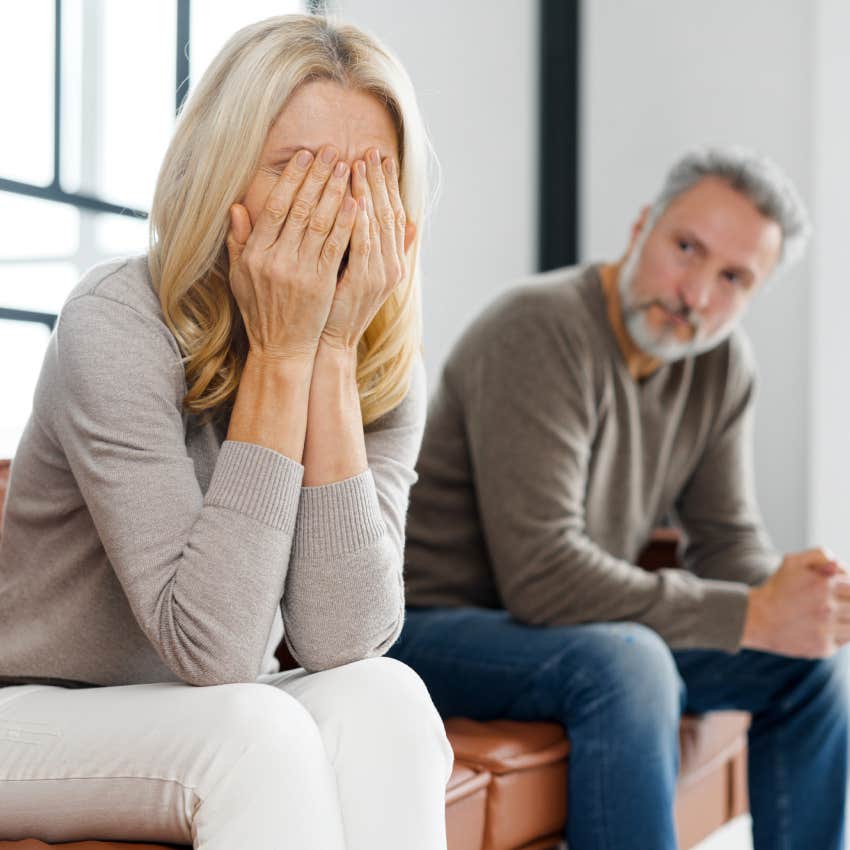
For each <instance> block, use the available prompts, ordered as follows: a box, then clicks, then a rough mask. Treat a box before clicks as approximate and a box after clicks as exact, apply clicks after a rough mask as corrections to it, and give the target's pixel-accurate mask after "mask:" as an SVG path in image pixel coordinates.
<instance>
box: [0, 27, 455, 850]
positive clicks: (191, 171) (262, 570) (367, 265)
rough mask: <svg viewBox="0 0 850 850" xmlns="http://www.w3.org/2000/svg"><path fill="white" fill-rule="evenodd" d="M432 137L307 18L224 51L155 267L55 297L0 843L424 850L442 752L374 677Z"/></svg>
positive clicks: (156, 245) (27, 483)
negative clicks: (283, 659)
mask: <svg viewBox="0 0 850 850" xmlns="http://www.w3.org/2000/svg"><path fill="white" fill-rule="evenodd" d="M139 131H140V132H144V128H143V127H140V128H139ZM426 146H427V140H426V136H425V132H424V129H423V124H422V120H421V117H420V115H419V112H418V107H417V104H416V100H415V97H414V94H413V91H412V88H411V85H410V82H409V80H408V78H407V76H406V74H405V73H404V71H403V70H402V68H401V67H400V66H399V64H398V62H397V61H396V60H395V59H394V58H393V57H392V56H391V55H390V54H389V53H388V52H387V51H386V50H385V49H384V48H382V47H381V46H380V45H379V44H377V43H376V42H375V41H374V40H372V39H371V38H370V37H368V36H366V35H364V34H363V33H362V32H360V31H358V30H356V29H354V28H352V27H349V26H334V25H332V24H330V23H328V22H327V21H325V20H323V19H321V18H315V17H306V16H290V17H281V18H274V19H270V20H267V21H263V22H261V23H258V24H256V25H253V26H250V27H247V28H246V29H244V30H242V31H240V32H238V33H237V34H236V35H235V36H234V37H233V38H232V39H231V40H230V41H229V42H228V44H227V45H226V46H225V47H224V49H223V50H222V52H221V53H220V55H219V56H218V57H217V58H216V60H215V61H214V62H213V63H212V65H211V67H210V69H209V70H208V71H207V73H206V74H205V75H204V78H203V79H202V80H201V81H200V82H199V84H198V86H197V89H196V90H195V91H194V93H193V94H192V95H191V97H190V98H189V100H188V102H187V104H186V106H185V108H184V110H183V112H182V114H181V116H180V118H179V121H178V125H177V129H176V132H175V135H174V139H173V141H172V143H171V145H170V147H169V149H168V152H167V154H166V156H165V161H164V163H163V165H162V169H161V172H160V176H159V180H158V183H157V187H156V193H155V198H154V203H153V209H152V213H151V225H152V227H151V247H150V252H149V254H148V255H147V256H140V257H132V258H129V259H124V260H120V261H117V262H112V263H108V264H106V265H104V266H100V267H98V268H95V269H94V270H92V271H91V272H89V274H87V275H86V277H85V278H84V279H83V281H82V282H81V283H80V285H79V286H78V287H77V288H76V289H75V290H74V291H73V293H72V294H71V296H70V297H69V299H68V301H67V302H66V304H65V306H64V308H63V311H62V314H61V316H60V319H59V323H58V326H57V330H56V333H55V334H54V336H53V338H52V339H51V342H50V346H49V350H48V353H47V356H46V358H45V362H44V366H43V369H42V373H41V377H40V380H39V383H38V388H37V390H36V393H35V399H34V409H33V415H32V418H31V419H30V422H29V424H28V427H27V429H26V433H25V435H24V437H23V440H22V442H21V445H20V449H19V452H18V454H17V456H16V458H15V460H14V463H13V466H12V476H11V483H10V490H9V500H8V507H7V513H6V520H5V527H4V529H3V536H2V544H0V545H2V548H0V677H2V680H0V681H2V684H3V685H4V687H2V688H0V838H6V839H8V838H24V837H37V838H40V839H43V840H47V841H67V840H72V839H79V838H104V839H105V838H112V839H136V840H148V841H170V842H175V843H183V844H188V843H191V844H192V845H193V846H194V847H196V848H204V850H218V848H227V850H233V848H236V847H250V848H256V850H261V849H262V850H272V848H287V850H290V849H291V850H297V848H308V847H309V848H322V850H337V848H339V850H342V848H348V850H383V848H386V850H390V848H392V850H398V848H401V847H403V848H405V850H417V849H418V848H421V850H437V849H438V848H444V847H445V827H444V803H443V801H444V788H445V783H446V780H447V778H448V774H449V772H450V769H451V749H450V748H449V746H448V743H447V741H446V738H445V734H444V732H443V727H442V724H441V722H440V720H439V718H438V716H437V714H436V712H435V711H434V709H433V707H432V704H431V702H430V700H429V697H428V695H427V693H426V691H425V688H424V686H423V685H422V683H421V681H420V680H419V679H418V678H417V677H416V675H415V674H414V673H412V672H411V671H410V670H409V669H408V668H406V667H404V666H403V665H402V664H400V663H398V662H395V661H392V660H390V659H385V658H379V657H378V656H380V655H382V653H384V652H385V651H386V650H387V648H388V647H389V646H390V645H391V644H392V643H393V641H394V640H395V638H396V636H397V634H398V632H399V629H400V627H401V623H402V616H403V598H402V595H403V594H402V577H401V565H402V548H403V528H404V516H405V510H406V504H407V495H408V488H409V487H410V484H411V482H412V481H413V479H414V472H413V465H414V461H415V459H416V454H417V450H418V447H419V442H420V437H421V432H422V427H423V420H424V403H425V390H424V386H423V375H422V366H421V363H420V361H419V359H418V349H419V305H418V289H417V287H418V282H417V278H418V269H417V247H418V238H417V229H416V225H417V224H421V220H422V215H423V208H424V203H425V194H426V179H425V173H426ZM284 629H285V635H286V641H287V644H288V646H289V648H290V650H291V652H292V654H293V655H294V657H295V658H296V659H297V661H298V662H299V663H300V664H301V669H298V670H294V671H289V672H286V673H279V672H277V664H276V662H275V661H274V651H275V647H276V646H277V644H278V643H279V641H280V639H281V637H282V635H283V632H284ZM191 686H202V687H191Z"/></svg>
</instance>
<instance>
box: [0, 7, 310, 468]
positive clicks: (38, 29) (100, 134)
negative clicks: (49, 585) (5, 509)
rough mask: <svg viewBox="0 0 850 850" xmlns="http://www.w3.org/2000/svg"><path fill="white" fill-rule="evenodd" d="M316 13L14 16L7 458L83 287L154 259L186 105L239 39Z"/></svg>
mask: <svg viewBox="0 0 850 850" xmlns="http://www.w3.org/2000/svg"><path fill="white" fill-rule="evenodd" d="M319 6H320V4H318V3H316V2H310V3H305V2H304V0H288V2H287V0H240V2H239V3H232V2H228V0H203V2H197V1H196V2H195V3H190V2H189V0H147V2H145V3H116V2H114V0H27V2H26V3H22V4H18V6H17V7H16V12H15V26H14V33H12V32H11V29H10V31H9V32H7V38H6V39H5V40H4V49H3V50H2V51H0V97H2V102H3V105H4V114H6V115H13V116H15V122H14V124H15V127H16V128H17V132H9V131H6V132H3V133H0V233H2V234H3V239H2V241H0V376H1V377H2V388H0V392H2V399H3V402H2V407H0V457H10V456H11V455H12V454H13V453H14V450H15V447H16V446H17V444H18V441H19V439H20V435H21V433H22V431H23V428H24V425H25V423H26V420H27V418H28V416H29V412H30V408H31V404H32V392H33V389H34V387H35V381H36V378H37V375H38V371H39V369H40V367H41V360H42V358H43V356H44V350H45V347H46V345H47V340H48V338H49V335H50V330H51V328H52V327H53V324H54V322H55V317H56V315H57V313H58V312H59V309H60V307H61V305H62V303H63V301H64V300H65V298H66V297H67V295H68V293H69V292H70V291H71V289H72V288H73V287H74V285H75V284H76V282H77V281H78V280H79V278H80V276H81V274H82V273H83V272H84V271H85V270H86V269H88V268H90V267H91V266H93V265H95V264H96V263H99V262H102V261H104V260H107V259H109V258H110V257H114V256H118V255H121V254H129V253H137V252H143V251H145V250H146V247H147V239H148V227H147V221H146V217H147V212H148V209H149V208H150V202H151V197H152V194H153V188H154V184H155V181H156V175H157V171H158V169H159V164H160V162H161V160H162V157H163V155H164V153H165V149H166V146H167V145H168V141H169V138H170V135H171V131H172V129H173V125H174V116H175V112H176V108H177V106H178V104H179V101H180V98H182V97H183V96H185V93H186V92H187V91H188V88H189V86H191V84H192V82H193V81H195V80H197V79H199V78H200V76H201V75H202V74H203V72H204V70H205V69H206V67H207V65H208V64H209V62H210V61H211V60H212V58H213V57H214V56H215V54H216V53H217V52H218V50H219V49H220V48H221V47H222V46H223V45H224V42H225V41H226V40H227V38H228V37H229V36H230V35H232V34H233V33H234V32H235V31H236V30H237V29H239V28H240V27H242V26H244V25H245V24H248V23H251V22H252V21H257V20H260V19H262V18H264V17H269V16H271V15H279V14H284V13H286V12H303V11H305V9H306V8H308V7H309V8H310V9H311V10H312V11H318V8H319ZM9 36H13V37H9ZM181 83H182V85H181Z"/></svg>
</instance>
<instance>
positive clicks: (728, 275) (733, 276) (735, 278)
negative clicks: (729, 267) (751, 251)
mask: <svg viewBox="0 0 850 850" xmlns="http://www.w3.org/2000/svg"><path fill="white" fill-rule="evenodd" d="M723 278H724V279H725V280H726V281H727V282H728V283H736V284H737V283H740V282H741V276H740V275H739V274H738V273H737V272H723Z"/></svg>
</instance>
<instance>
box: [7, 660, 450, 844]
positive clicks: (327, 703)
mask: <svg viewBox="0 0 850 850" xmlns="http://www.w3.org/2000/svg"><path fill="white" fill-rule="evenodd" d="M451 766H452V750H451V747H450V746H449V743H448V741H447V740H446V736H445V732H444V729H443V724H442V722H441V720H440V718H439V716H438V715H437V712H436V710H435V709H434V707H433V705H432V703H431V700H430V697H429V696H428V693H427V691H426V689H425V686H424V685H423V684H422V681H421V680H420V679H419V677H418V676H417V675H416V674H415V673H414V672H413V671H412V670H410V669H409V668H408V667H406V666H405V665H403V664H401V663H400V662H398V661H394V660H392V659H389V658H374V659H369V660H366V661H359V662H356V663H354V664H348V665H346V666H344V667H338V668H336V669H333V670H326V671H322V672H320V673H312V674H308V673H306V672H305V671H304V670H291V671H288V672H285V673H279V674H274V675H268V676H263V677H262V678H261V680H260V681H259V682H257V683H256V684H240V685H219V686H214V687H205V688H196V687H191V686H189V685H183V684H165V683H164V684H156V685H129V686H126V687H110V688H92V689H85V690H70V689H64V688H57V687H48V686H42V685H22V686H15V687H7V688H0V839H21V838H39V839H41V840H43V841H48V842H59V841H72V840H81V839H113V840H122V839H123V840H135V841H150V842H156V841H162V842H172V843H175V844H181V843H182V844H192V846H193V847H195V848H201V850H234V848H245V850H249V848H250V850H308V848H309V850H401V848H404V850H445V847H446V831H445V808H444V801H445V786H446V782H447V780H448V777H449V774H450V773H451Z"/></svg>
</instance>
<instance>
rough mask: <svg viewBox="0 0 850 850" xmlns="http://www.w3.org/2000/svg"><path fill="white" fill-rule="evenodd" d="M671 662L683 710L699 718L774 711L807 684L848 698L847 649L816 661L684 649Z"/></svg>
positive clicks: (848, 660) (746, 651)
mask: <svg viewBox="0 0 850 850" xmlns="http://www.w3.org/2000/svg"><path fill="white" fill-rule="evenodd" d="M673 657H674V659H675V661H676V667H677V669H678V671H679V675H680V676H681V677H682V680H683V682H684V684H685V688H686V691H687V698H686V706H685V707H686V710H687V711H691V712H695V713H698V714H701V713H704V712H708V711H718V710H726V709H735V710H740V711H749V712H752V713H759V712H762V711H765V710H769V709H771V708H776V707H777V706H778V701H781V700H783V698H785V697H786V696H788V695H789V694H790V693H791V691H792V690H793V689H794V688H795V686H796V685H797V684H798V683H801V682H803V681H805V680H808V681H809V682H811V683H812V684H811V687H815V688H817V687H825V686H829V687H832V688H835V689H836V692H837V693H838V695H839V696H840V695H841V694H843V695H844V696H845V698H846V688H847V673H848V662H850V656H848V653H847V651H846V650H842V651H841V652H839V653H838V654H837V655H835V656H833V657H832V658H829V659H824V660H815V661H810V660H806V659H801V658H789V657H788V656H784V655H774V654H773V653H769V652H757V651H754V650H746V649H744V650H740V651H739V652H736V653H727V652H720V651H717V650H706V649H686V650H677V651H675V652H674V653H673ZM839 692H840V693H839Z"/></svg>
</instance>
